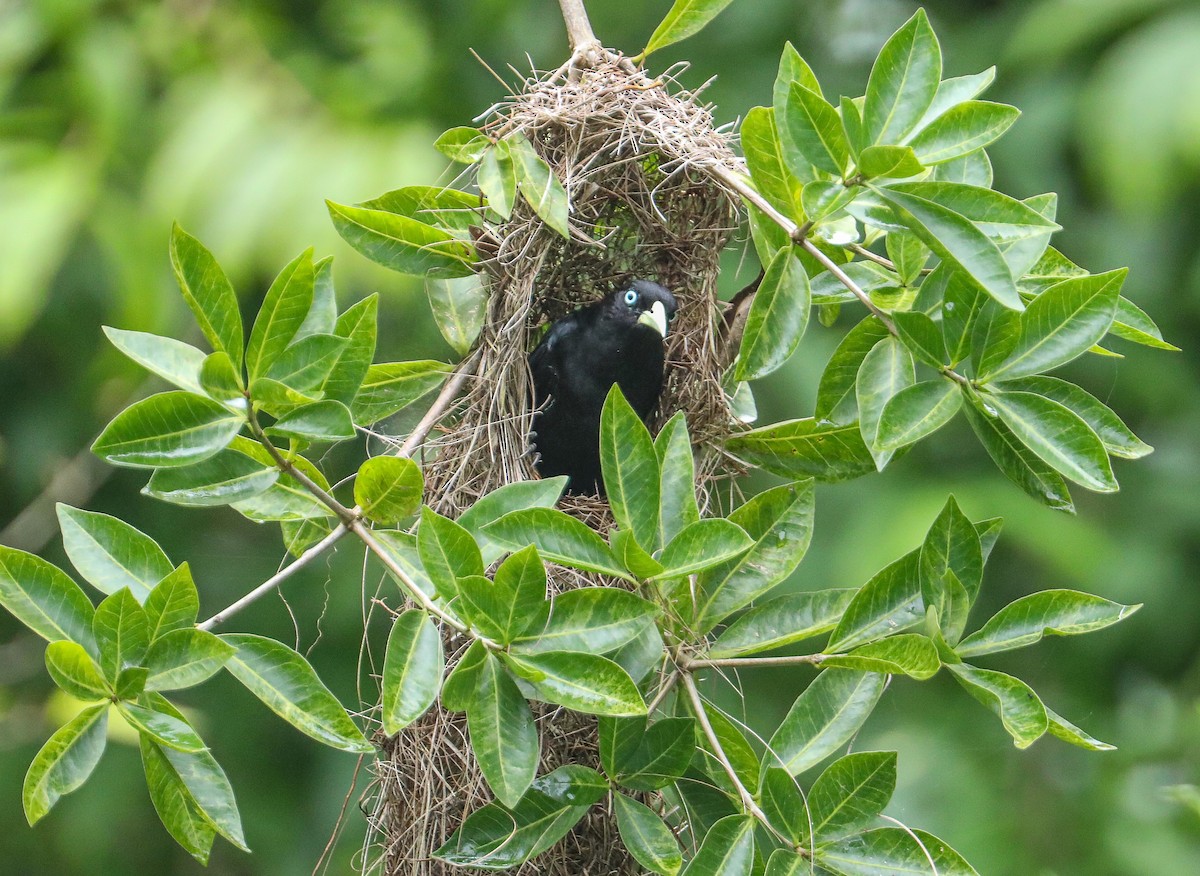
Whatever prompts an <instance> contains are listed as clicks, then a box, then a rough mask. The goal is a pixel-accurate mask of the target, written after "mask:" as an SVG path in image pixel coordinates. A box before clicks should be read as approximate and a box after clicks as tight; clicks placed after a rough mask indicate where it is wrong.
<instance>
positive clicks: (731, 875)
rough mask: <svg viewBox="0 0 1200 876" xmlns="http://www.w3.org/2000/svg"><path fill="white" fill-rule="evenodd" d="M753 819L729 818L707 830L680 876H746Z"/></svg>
mask: <svg viewBox="0 0 1200 876" xmlns="http://www.w3.org/2000/svg"><path fill="white" fill-rule="evenodd" d="M754 824H755V822H754V819H753V818H751V817H750V816H748V815H730V816H728V817H727V818H722V819H721V820H720V821H718V822H717V823H716V824H714V825H713V826H712V827H710V828H709V829H708V833H706V834H705V835H704V841H703V842H701V843H700V848H699V849H697V850H696V855H695V857H694V858H692V860H691V861H689V862H688V865H687V867H685V868H684V870H683V876H750V874H751V872H752V871H753V869H754Z"/></svg>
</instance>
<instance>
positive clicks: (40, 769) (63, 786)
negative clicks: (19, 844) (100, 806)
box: [21, 703, 108, 826]
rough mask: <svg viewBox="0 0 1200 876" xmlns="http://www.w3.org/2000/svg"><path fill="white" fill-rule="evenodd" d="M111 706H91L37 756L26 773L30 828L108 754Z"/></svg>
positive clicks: (25, 801) (23, 801)
mask: <svg viewBox="0 0 1200 876" xmlns="http://www.w3.org/2000/svg"><path fill="white" fill-rule="evenodd" d="M107 727H108V703H100V704H99V705H95V706H88V707H87V708H86V709H84V710H83V711H81V712H80V713H79V714H78V715H76V716H75V717H74V718H72V719H71V720H70V721H68V722H67V723H66V724H64V725H63V726H62V727H59V728H58V730H57V731H55V733H54V735H53V736H51V737H50V738H49V739H48V740H47V741H46V744H45V745H43V746H42V748H41V750H40V751H39V752H38V753H37V754H36V755H34V758H33V762H32V763H31V764H29V771H28V772H26V773H25V785H24V787H23V788H22V791H21V804H22V805H23V806H24V807H25V818H26V820H27V821H28V822H29V824H30V826H33V825H35V824H37V823H38V822H39V821H40V820H41V819H42V817H43V816H44V815H45V814H46V813H47V812H49V811H50V810H51V808H53V806H54V804H55V803H57V802H58V801H59V799H60V798H61V797H62V796H63V795H65V794H70V793H71V792H72V791H74V790H75V789H76V788H78V787H79V786H80V785H82V784H83V783H84V782H86V781H87V778H88V776H90V775H91V774H92V770H93V769H95V768H96V764H97V763H99V761H100V756H101V755H102V754H104V742H105V731H106V729H107Z"/></svg>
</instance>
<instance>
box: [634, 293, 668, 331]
mask: <svg viewBox="0 0 1200 876" xmlns="http://www.w3.org/2000/svg"><path fill="white" fill-rule="evenodd" d="M638 322H639V323H640V324H641V325H648V326H650V328H652V329H654V330H655V331H656V332H658V333H659V334H660V335H662V336H663V337H664V338H665V337H666V336H667V308H666V307H665V306H663V303H662V302H661V301H655V302H654V303H653V304H651V305H650V309H649V310H645V311H642V315H641V316H639V317H638Z"/></svg>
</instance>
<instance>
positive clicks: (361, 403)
mask: <svg viewBox="0 0 1200 876" xmlns="http://www.w3.org/2000/svg"><path fill="white" fill-rule="evenodd" d="M449 373H450V366H449V365H446V364H445V363H444V362H436V361H433V360H430V359H423V360H419V361H416V362H385V363H382V364H379V365H372V366H371V367H370V368H369V369H368V370H367V375H366V377H365V378H364V379H363V381H362V387H361V388H360V389H359V391H358V395H356V396H355V397H354V404H353V405H352V406H351V409H350V410H351V413H352V414H353V418H354V422H355V423H358V424H359V425H360V426H370V425H371V424H372V423H378V422H379V421H380V420H382V419H385V418H386V417H390V416H391V415H392V414H394V413H396V412H397V411H399V410H402V409H403V408H406V407H408V406H409V405H410V404H412V403H413V402H415V401H417V399H419V398H421V397H422V396H423V395H425V394H426V393H428V392H430V391H431V390H434V389H437V388H438V387H439V386H441V385H442V383H444V382H445V380H446V375H447V374H449Z"/></svg>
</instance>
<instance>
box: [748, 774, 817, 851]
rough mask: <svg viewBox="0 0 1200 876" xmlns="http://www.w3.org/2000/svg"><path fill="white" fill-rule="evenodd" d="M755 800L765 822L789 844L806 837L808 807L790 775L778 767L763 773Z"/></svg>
mask: <svg viewBox="0 0 1200 876" xmlns="http://www.w3.org/2000/svg"><path fill="white" fill-rule="evenodd" d="M757 797H758V801H759V804H760V805H761V807H762V811H763V814H764V815H766V816H767V822H768V823H769V824H770V825H771V827H773V828H774V829H775V830H777V831H779V832H780V834H781V835H782V836H784V837H786V838H787V839H788V840H790V843H791V844H792V845H799V844H800V842H801V841H802V840H803V839H804V837H806V836H808V807H807V806H806V805H805V802H804V793H803V792H802V791H801V789H800V783H799V782H797V781H796V779H795V778H793V777H792V775H791V773H789V772H788V771H787V770H784V769H780V768H779V767H768V768H767V769H765V770H763V775H762V782H761V785H760V787H759V790H758V795H757Z"/></svg>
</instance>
